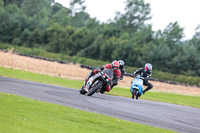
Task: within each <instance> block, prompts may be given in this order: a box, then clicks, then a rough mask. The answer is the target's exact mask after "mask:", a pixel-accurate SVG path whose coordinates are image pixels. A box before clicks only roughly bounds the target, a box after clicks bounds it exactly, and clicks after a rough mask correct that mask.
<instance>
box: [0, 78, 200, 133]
mask: <svg viewBox="0 0 200 133" xmlns="http://www.w3.org/2000/svg"><path fill="white" fill-rule="evenodd" d="M0 92H4V93H10V94H17V95H19V96H24V97H28V98H31V99H36V100H40V101H44V102H49V103H55V104H59V105H63V106H68V107H73V108H76V109H80V110H85V111H90V112H94V113H98V114H104V115H108V116H113V117H116V118H119V119H124V120H128V121H131V122H135V123H141V124H145V125H150V126H154V127H159V128H165V129H170V130H173V131H178V132H183V133H200V108H193V107H187V106H181V105H175V104H169V103H163V102H155V101H148V100H142V99H139V100H133V99H131V98H124V97H120V96H111V95H106V94H99V93H96V94H94V95H93V96H85V95H81V94H80V93H79V90H76V89H71V88H66V87H60V86H54V85H48V84H43V83H36V82H31V81H25V80H19V79H12V78H7V77H1V76H0Z"/></svg>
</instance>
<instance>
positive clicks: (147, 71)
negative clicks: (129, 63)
mask: <svg viewBox="0 0 200 133" xmlns="http://www.w3.org/2000/svg"><path fill="white" fill-rule="evenodd" d="M137 74H140V75H141V76H142V77H143V78H144V79H143V85H145V86H148V87H147V88H146V89H145V90H144V91H143V94H144V93H145V92H147V91H148V90H150V89H152V88H153V85H152V84H151V83H149V82H148V80H149V78H150V77H151V75H152V65H151V64H150V63H147V64H145V67H144V68H140V69H138V70H136V71H135V72H134V73H133V77H135V76H136V75H137Z"/></svg>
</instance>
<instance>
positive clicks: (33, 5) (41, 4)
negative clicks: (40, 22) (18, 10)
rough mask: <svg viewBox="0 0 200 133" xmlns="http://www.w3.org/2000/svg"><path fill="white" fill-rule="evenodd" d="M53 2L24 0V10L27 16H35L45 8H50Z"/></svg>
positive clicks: (47, 0)
mask: <svg viewBox="0 0 200 133" xmlns="http://www.w3.org/2000/svg"><path fill="white" fill-rule="evenodd" d="M51 2H52V1H50V0H24V2H23V4H22V10H23V12H24V14H26V15H27V16H30V17H33V16H34V15H35V14H38V13H39V12H40V11H41V10H43V9H44V8H45V9H46V10H50V9H51Z"/></svg>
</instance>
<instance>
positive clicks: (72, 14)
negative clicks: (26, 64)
mask: <svg viewBox="0 0 200 133" xmlns="http://www.w3.org/2000/svg"><path fill="white" fill-rule="evenodd" d="M86 8H87V7H86V6H84V0H71V2H70V7H69V8H66V7H63V6H62V5H61V4H59V3H56V2H54V0H0V20H1V21H0V42H1V44H3V43H7V44H11V45H13V46H23V47H27V48H31V49H33V50H34V48H39V49H41V50H42V51H46V52H51V53H59V54H60V55H62V56H64V55H65V56H68V57H70V56H74V57H76V58H74V59H73V60H75V59H77V60H78V58H79V57H85V59H84V60H86V59H95V60H102V61H105V62H111V61H113V60H115V59H121V60H124V61H125V63H126V65H128V66H134V67H136V68H138V67H143V66H144V64H145V63H146V62H149V63H151V64H152V65H153V69H154V70H157V71H163V72H168V73H173V74H182V75H186V76H200V32H199V29H200V26H197V28H196V31H195V35H194V36H193V37H192V39H191V40H184V28H182V27H180V26H179V24H178V22H174V23H169V25H167V26H166V28H165V29H164V30H163V31H161V30H159V31H153V30H152V25H151V24H146V23H145V22H146V21H147V20H149V19H151V8H150V4H149V3H145V2H144V0H126V7H125V12H124V13H123V14H121V13H120V12H118V13H116V16H115V18H114V20H109V21H108V22H106V23H101V22H99V21H98V20H97V19H96V18H91V17H90V15H89V14H88V13H87V11H86ZM102 10H103V8H102ZM80 60H82V62H84V60H83V59H80ZM93 66H95V64H94V65H93ZM171 78H172V77H171Z"/></svg>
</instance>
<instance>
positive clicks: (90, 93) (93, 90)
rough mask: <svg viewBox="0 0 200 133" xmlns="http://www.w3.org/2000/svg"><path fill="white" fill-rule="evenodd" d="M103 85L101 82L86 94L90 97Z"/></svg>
mask: <svg viewBox="0 0 200 133" xmlns="http://www.w3.org/2000/svg"><path fill="white" fill-rule="evenodd" d="M102 85H103V83H102V82H99V83H98V84H97V85H96V86H95V87H94V88H92V89H90V92H88V94H87V95H88V96H92V95H93V94H94V93H95V92H97V91H98V89H99V88H101V87H102Z"/></svg>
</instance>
